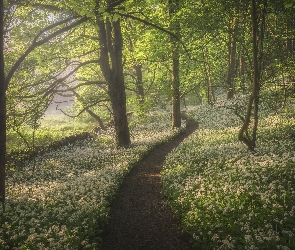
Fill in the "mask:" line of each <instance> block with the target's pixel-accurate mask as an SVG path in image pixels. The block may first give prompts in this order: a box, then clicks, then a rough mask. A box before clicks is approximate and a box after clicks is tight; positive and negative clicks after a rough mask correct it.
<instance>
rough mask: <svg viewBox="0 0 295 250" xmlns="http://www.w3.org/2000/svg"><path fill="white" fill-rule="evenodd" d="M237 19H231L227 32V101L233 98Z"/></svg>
mask: <svg viewBox="0 0 295 250" xmlns="http://www.w3.org/2000/svg"><path fill="white" fill-rule="evenodd" d="M237 23H238V22H237V17H234V18H233V22H232V29H231V30H230V32H229V45H228V69H227V78H226V87H227V99H231V98H233V96H234V78H235V68H236V50H237V49H236V47H237V46H236V36H237V32H238V25H237Z"/></svg>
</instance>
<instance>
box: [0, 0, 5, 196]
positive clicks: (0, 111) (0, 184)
mask: <svg viewBox="0 0 295 250" xmlns="http://www.w3.org/2000/svg"><path fill="white" fill-rule="evenodd" d="M3 7H4V6H3V0H1V1H0V201H4V200H5V154H6V94H5V92H6V88H5V75H4V55H3V46H4V41H3V38H4V8H3Z"/></svg>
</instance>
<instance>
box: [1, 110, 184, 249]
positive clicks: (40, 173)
mask: <svg viewBox="0 0 295 250" xmlns="http://www.w3.org/2000/svg"><path fill="white" fill-rule="evenodd" d="M133 124H134V126H133V127H132V128H131V135H132V142H133V143H132V145H131V147H129V148H127V149H117V148H116V147H115V143H114V137H113V134H114V133H113V131H111V130H108V131H106V132H101V133H100V134H99V136H98V137H97V139H89V140H85V141H80V142H77V143H75V144H74V145H69V146H66V147H63V148H61V149H59V150H57V151H51V152H48V153H46V154H44V155H42V156H38V157H37V158H35V160H34V161H31V162H27V163H26V164H25V165H26V167H24V168H22V169H19V168H13V166H8V167H9V168H10V171H9V172H8V177H7V200H6V202H5V204H4V206H2V207H1V209H0V249H30V250H33V249H38V250H39V249H99V241H100V237H99V233H100V232H101V230H102V228H103V226H104V223H105V222H106V219H107V215H108V211H109V204H110V201H111V199H112V197H113V196H114V194H115V193H116V190H117V189H118V186H119V184H120V183H121V181H122V179H123V177H124V176H125V175H126V173H128V171H129V170H130V169H131V168H132V166H133V165H134V164H135V163H136V162H137V161H138V160H139V159H141V158H142V157H143V155H145V154H146V153H147V152H148V151H149V150H150V149H151V148H152V147H154V146H155V145H156V144H158V143H160V142H162V141H164V140H168V139H169V138H171V137H172V136H174V135H176V134H177V133H179V132H180V130H171V125H170V115H169V113H168V112H164V111H157V112H153V113H152V114H150V116H149V119H145V123H141V124H139V123H136V122H133ZM182 129H183V128H182Z"/></svg>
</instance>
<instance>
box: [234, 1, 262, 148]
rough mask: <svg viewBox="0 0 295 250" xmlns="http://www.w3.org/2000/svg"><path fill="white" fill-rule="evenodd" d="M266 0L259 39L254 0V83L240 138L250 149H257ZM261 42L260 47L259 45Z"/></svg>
mask: <svg viewBox="0 0 295 250" xmlns="http://www.w3.org/2000/svg"><path fill="white" fill-rule="evenodd" d="M266 1H267V0H265V1H264V10H263V13H262V15H261V16H262V18H261V28H260V35H259V39H260V41H259V40H258V28H259V27H258V19H257V7H256V3H255V0H252V38H253V43H252V45H253V72H254V73H253V85H252V94H251V96H250V98H249V102H248V107H247V114H246V117H245V121H244V124H243V126H242V127H241V129H240V131H239V140H240V141H241V142H243V143H244V144H245V145H247V147H248V148H249V150H251V151H255V146H256V138H257V128H258V108H259V92H260V81H261V71H262V52H263V39H264V24H265V15H266V13H265V11H266ZM258 42H260V47H258ZM252 110H253V120H254V121H253V128H252V137H250V136H249V133H248V128H249V126H250V122H251V113H252Z"/></svg>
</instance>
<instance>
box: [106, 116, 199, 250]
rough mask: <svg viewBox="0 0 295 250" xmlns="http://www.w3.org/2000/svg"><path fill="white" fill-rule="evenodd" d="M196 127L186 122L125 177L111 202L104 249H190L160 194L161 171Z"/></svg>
mask: <svg viewBox="0 0 295 250" xmlns="http://www.w3.org/2000/svg"><path fill="white" fill-rule="evenodd" d="M196 129H197V124H196V123H194V122H192V121H188V122H187V127H186V131H185V132H184V133H181V134H179V135H178V136H176V137H174V138H173V139H171V140H169V141H167V142H164V143H162V144H160V145H159V146H157V147H156V148H155V149H153V150H152V151H151V152H150V153H149V154H147V155H146V156H145V157H144V158H143V159H142V160H141V161H140V162H139V163H138V164H137V165H136V166H135V167H134V168H133V169H132V170H131V172H130V173H129V174H128V175H127V176H126V178H125V179H124V181H123V183H122V185H121V187H120V189H119V191H118V193H117V195H116V197H115V199H114V202H113V203H112V204H111V210H110V218H109V221H108V224H107V226H106V229H105V231H104V233H103V235H102V240H103V242H102V249H103V250H119V249H120V250H139V249H140V250H148V249H149V250H180V249H181V250H191V249H193V246H192V245H191V244H190V237H189V236H188V235H185V234H184V233H183V232H182V230H181V222H180V219H179V218H177V217H176V216H175V215H174V214H173V212H172V211H171V209H170V206H169V204H168V201H167V198H166V197H165V195H164V194H163V188H162V183H161V174H160V172H161V170H162V164H163V162H164V160H165V157H166V156H167V155H168V154H169V153H170V152H171V151H172V150H173V148H175V147H177V146H178V145H179V144H180V143H181V142H182V141H183V140H184V139H185V138H186V137H188V136H189V135H190V134H191V133H193V132H194V131H195V130H196Z"/></svg>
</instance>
